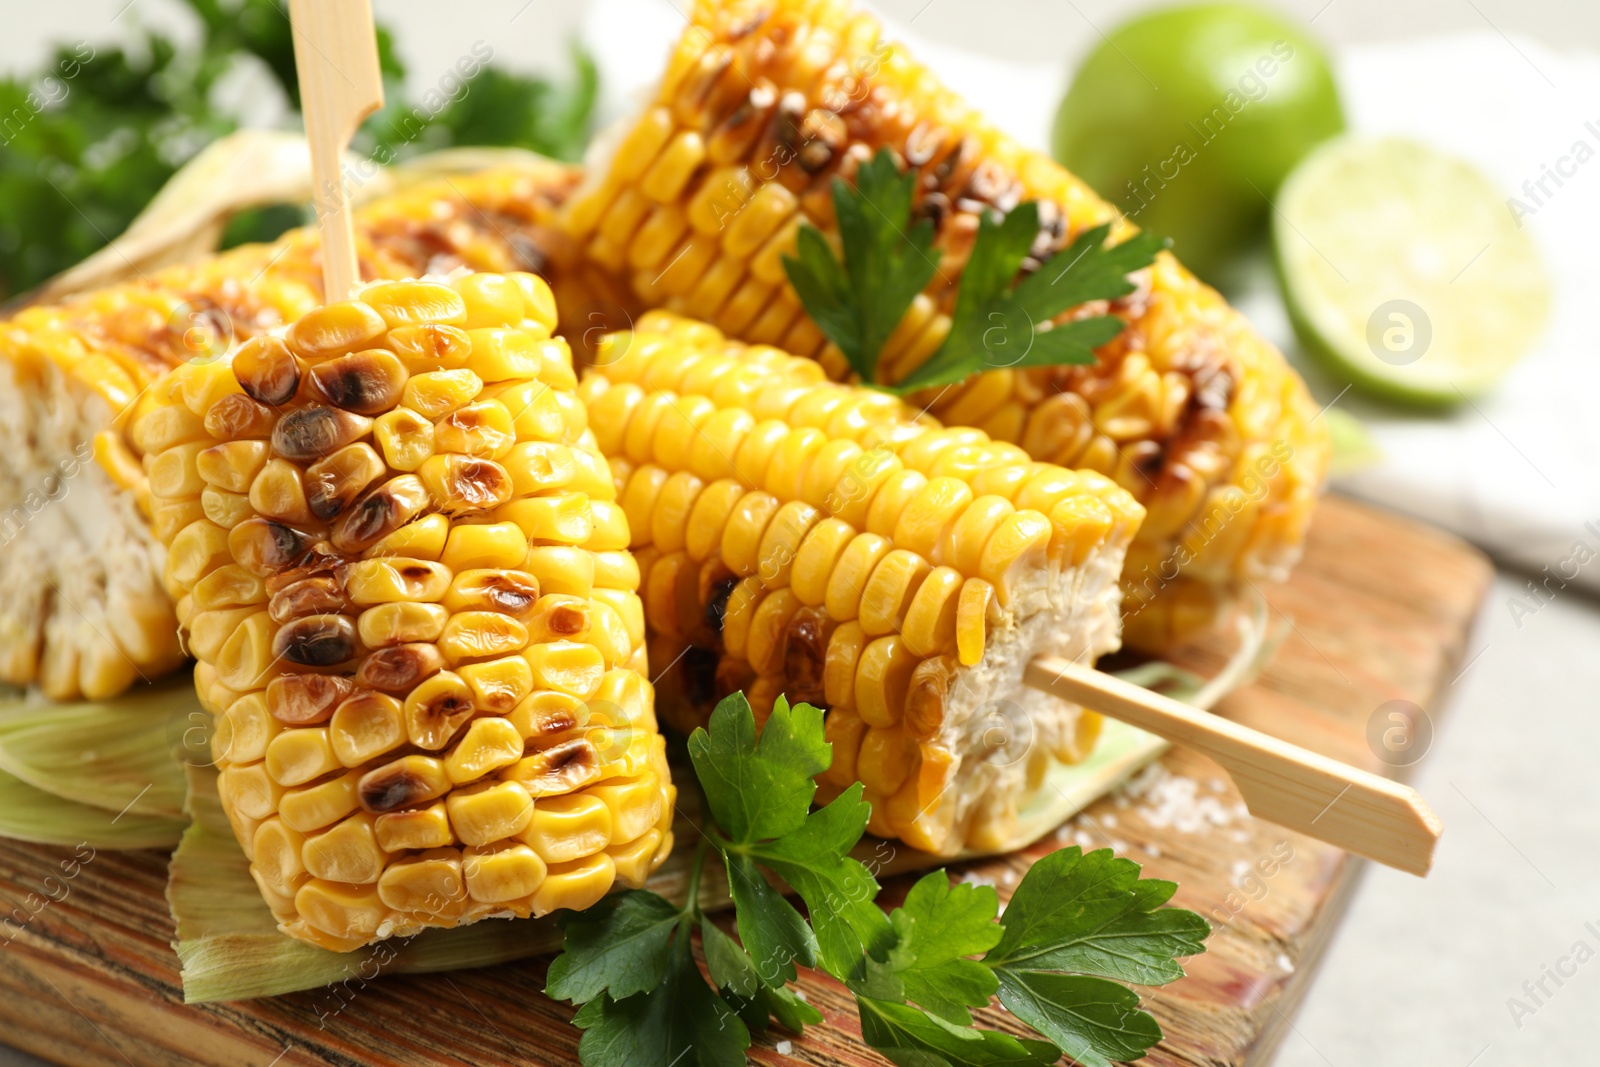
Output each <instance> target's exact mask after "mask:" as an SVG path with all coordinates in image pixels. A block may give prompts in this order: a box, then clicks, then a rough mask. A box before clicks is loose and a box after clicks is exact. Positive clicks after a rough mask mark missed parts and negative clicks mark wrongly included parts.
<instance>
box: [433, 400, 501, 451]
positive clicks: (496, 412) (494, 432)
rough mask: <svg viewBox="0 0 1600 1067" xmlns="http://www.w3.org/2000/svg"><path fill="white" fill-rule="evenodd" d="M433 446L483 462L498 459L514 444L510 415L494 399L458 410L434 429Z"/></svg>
mask: <svg viewBox="0 0 1600 1067" xmlns="http://www.w3.org/2000/svg"><path fill="white" fill-rule="evenodd" d="M433 442H434V447H435V448H436V449H437V450H438V451H440V452H454V453H460V454H461V455H467V456H477V457H479V458H482V459H499V458H502V457H504V456H505V455H506V453H508V452H510V451H511V448H512V446H513V445H515V444H516V443H517V435H516V429H515V427H514V426H513V424H512V421H511V413H510V412H509V411H507V410H506V408H505V405H504V404H501V403H500V402H499V401H497V400H479V401H476V402H474V403H471V404H468V405H466V406H465V407H460V408H457V409H456V410H454V411H452V412H450V414H448V415H446V416H444V417H443V418H442V419H440V420H439V421H438V422H436V423H435V424H434V427H433Z"/></svg>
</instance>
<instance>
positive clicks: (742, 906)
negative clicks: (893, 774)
mask: <svg viewBox="0 0 1600 1067" xmlns="http://www.w3.org/2000/svg"><path fill="white" fill-rule="evenodd" d="M689 755H690V759H691V761H692V762H693V764H694V769H695V774H696V776H697V777H698V778H699V781H700V786H701V789H702V791H703V792H704V794H705V799H706V808H705V810H706V812H707V813H708V814H709V816H710V821H708V822H706V823H704V824H702V826H701V827H700V830H701V840H700V844H699V846H698V848H697V849H696V851H695V857H694V864H693V867H692V868H691V873H690V878H689V886H688V893H687V899H686V902H685V903H684V904H682V905H679V904H675V903H672V902H671V901H668V900H666V899H665V898H663V897H661V896H658V895H657V894H655V893H651V892H648V891H645V890H633V891H629V892H625V893H621V894H617V895H614V896H611V897H608V898H607V899H606V900H604V901H602V902H601V903H600V904H598V905H597V906H595V907H593V908H590V909H589V910H588V911H585V912H582V913H576V914H571V915H569V916H567V918H566V919H565V920H564V922H563V929H564V931H565V945H564V951H563V952H562V954H561V955H560V956H558V957H557V958H556V960H555V961H554V962H553V963H552V964H551V966H550V972H549V977H548V983H547V987H546V992H547V993H548V994H549V995H550V996H552V997H554V998H556V999H557V1000H569V1001H572V1002H574V1003H576V1004H580V1005H582V1006H581V1007H580V1009H579V1010H578V1013H577V1015H576V1016H574V1018H573V1023H574V1024H575V1025H576V1026H578V1027H580V1028H581V1029H582V1030H583V1031H584V1034H583V1038H582V1041H581V1042H580V1043H579V1046H578V1053H579V1057H580V1058H581V1060H582V1061H583V1063H584V1064H586V1065H587V1067H668V1065H671V1064H682V1065H683V1067H738V1065H742V1064H743V1063H744V1062H745V1058H744V1051H745V1049H747V1048H748V1047H749V1045H750V1033H751V1031H763V1030H766V1029H767V1028H768V1027H770V1026H772V1025H773V1024H774V1023H776V1024H777V1025H778V1026H781V1027H783V1028H784V1029H785V1030H788V1031H790V1032H793V1033H796V1034H798V1033H801V1032H803V1030H804V1028H805V1027H807V1026H815V1025H817V1024H818V1023H821V1022H822V1015H821V1014H820V1013H819V1012H818V1011H817V1010H816V1009H815V1008H813V1007H812V1006H811V1005H810V1004H807V1003H806V1002H805V1001H804V1000H803V999H801V998H800V996H799V995H798V994H797V993H796V992H795V991H794V990H793V989H791V988H790V987H789V985H788V983H790V982H792V981H794V980H795V979H796V978H797V977H798V973H799V972H798V970H797V968H799V967H817V968H821V969H822V970H824V971H826V972H827V973H829V974H831V975H833V976H834V977H835V978H837V979H838V980H840V981H841V982H843V983H844V984H845V985H846V986H847V987H848V988H849V989H850V991H851V992H852V993H853V994H854V995H855V998H856V1006H857V1010H858V1012H859V1013H860V1018H861V1034H862V1037H863V1039H865V1041H866V1042H867V1044H869V1045H871V1046H872V1047H873V1048H875V1049H877V1050H878V1051H879V1052H881V1053H882V1054H883V1055H884V1056H886V1057H887V1058H888V1059H890V1060H891V1061H893V1062H895V1063H898V1064H904V1065H908V1067H909V1065H914V1067H939V1065H941V1064H944V1065H949V1067H963V1065H968V1064H973V1065H977V1064H1006V1065H1025V1064H1037V1065H1041V1067H1042V1065H1046V1064H1052V1063H1055V1062H1056V1061H1057V1060H1059V1059H1060V1058H1061V1057H1062V1055H1066V1056H1069V1057H1071V1058H1072V1059H1073V1060H1075V1061H1076V1062H1078V1063H1079V1064H1082V1065H1084V1067H1109V1064H1110V1062H1111V1061H1113V1060H1127V1059H1136V1058H1138V1057H1140V1056H1142V1055H1144V1053H1145V1052H1146V1050H1148V1049H1149V1048H1150V1047H1151V1046H1152V1045H1154V1044H1155V1043H1156V1042H1157V1041H1159V1040H1160V1039H1161V1029H1160V1027H1159V1026H1157V1025H1156V1022H1155V1020H1154V1019H1152V1018H1151V1017H1150V1016H1149V1015H1148V1014H1146V1013H1145V1012H1144V1011H1142V1010H1140V1008H1139V997H1138V994H1136V993H1135V992H1134V991H1133V990H1131V989H1129V988H1128V987H1127V985H1124V984H1123V983H1133V984H1138V985H1163V984H1165V983H1167V982H1171V981H1173V980H1175V979H1177V978H1179V977H1181V976H1182V974H1183V969H1182V967H1181V966H1179V964H1178V962H1177V957H1180V956H1189V955H1193V954H1195V953H1198V952H1203V951H1204V950H1205V939H1206V937H1207V936H1208V935H1209V933H1210V927H1209V926H1208V925H1207V924H1206V921H1205V920H1204V919H1202V918H1201V917H1200V916H1199V915H1196V914H1195V913H1194V912H1190V911H1183V910H1179V909H1176V908H1167V907H1163V906H1162V905H1164V904H1166V903H1167V901H1168V900H1170V899H1171V897H1172V894H1173V892H1174V891H1175V890H1176V888H1177V887H1176V886H1175V885H1174V884H1173V883H1171V882H1164V881H1158V880H1155V879H1148V878H1140V877H1139V866H1138V864H1136V863H1133V862H1132V861H1130V860H1126V859H1119V858H1116V857H1114V856H1113V855H1112V854H1111V852H1110V850H1108V849H1102V850H1100V851H1097V852H1091V853H1088V854H1084V853H1083V852H1082V851H1081V850H1080V849H1078V848H1075V847H1074V848H1067V849H1063V850H1061V851H1059V852H1054V853H1051V854H1050V855H1047V856H1045V857H1044V858H1042V859H1040V860H1039V861H1038V862H1037V863H1035V864H1034V865H1033V867H1032V868H1031V869H1030V870H1029V871H1028V873H1027V875H1026V876H1025V877H1024V878H1023V879H1022V882H1021V883H1020V884H1019V885H1018V887H1017V890H1016V893H1015V894H1014V895H1013V896H1012V898H1011V902H1010V904H1009V905H1008V907H1007V909H1006V913H1005V922H1004V923H1003V924H1002V923H1001V922H1000V921H999V915H1000V898H999V895H998V894H997V893H996V892H995V890H994V888H993V887H992V886H983V885H970V884H959V883H958V884H954V885H953V884H951V882H950V879H949V876H948V875H947V874H946V873H945V872H944V871H935V872H933V873H931V874H928V875H926V876H924V877H923V878H922V879H921V880H919V881H918V882H917V883H916V884H915V885H914V886H912V888H911V890H910V892H909V893H908V894H907V895H906V898H905V901H904V903H903V904H902V905H901V906H900V907H898V908H896V909H894V910H893V911H891V912H889V913H887V914H885V913H884V911H883V910H882V909H881V908H879V907H878V905H877V904H876V903H875V899H876V897H877V895H878V889H879V886H878V882H877V880H876V879H875V878H874V877H873V874H872V872H871V871H869V870H868V869H867V868H866V867H865V866H863V865H862V864H861V863H860V862H858V861H857V860H855V859H852V858H851V857H850V855H849V853H850V850H851V849H852V848H854V847H855V845H856V843H857V842H858V841H859V840H860V839H861V835H862V833H863V832H864V831H865V830H866V825H867V817H868V815H869V814H870V808H869V805H868V804H867V803H866V802H865V801H864V800H863V799H862V795H861V786H860V785H859V784H857V785H854V786H851V787H850V788H849V789H847V790H845V791H844V792H843V793H841V794H840V795H839V796H838V797H836V798H835V799H834V800H833V801H832V802H831V803H829V804H827V805H825V806H824V807H822V808H819V809H817V810H815V811H813V810H811V802H812V800H813V798H814V796H815V793H816V785H815V784H814V782H813V779H814V777H815V776H816V775H817V774H819V773H821V772H822V771H824V770H826V769H827V768H828V766H829V764H830V763H831V762H832V746H831V745H829V744H828V742H827V741H825V740H824V737H823V722H822V712H821V711H819V710H818V709H816V708H814V707H811V706H810V705H807V704H798V705H795V706H793V707H790V706H789V704H788V702H787V701H785V700H783V699H782V698H779V700H778V701H777V705H776V706H775V707H774V709H773V711H772V715H771V717H770V718H769V719H768V720H767V722H766V724H765V725H764V726H763V727H762V728H761V729H759V730H758V729H757V728H756V724H755V717H754V715H753V714H752V713H751V710H750V705H749V703H748V701H746V699H745V697H744V695H743V694H740V693H735V694H734V695H732V696H730V697H728V698H727V699H726V700H724V701H722V703H721V704H719V705H718V706H717V709H716V711H715V712H714V713H713V714H712V717H711V721H710V725H709V727H708V728H707V729H700V730H696V731H695V732H694V734H693V736H691V737H690V739H689ZM708 862H715V863H720V864H721V865H722V866H723V868H724V870H725V871H726V873H727V878H728V884H729V888H730V890H731V895H732V897H733V901H734V907H735V927H736V929H737V932H738V938H737V939H735V938H734V937H732V936H730V935H729V934H728V933H727V932H725V931H724V930H723V928H722V927H721V926H719V925H717V924H716V923H714V922H713V921H712V920H711V919H710V918H709V917H707V916H706V915H705V914H704V913H703V912H702V911H701V909H700V907H699V887H700V882H701V879H702V877H703V875H704V869H705V864H706V863H708ZM773 877H775V878H778V879H781V880H782V881H783V883H786V884H787V885H788V886H789V887H790V888H792V889H793V890H794V891H795V892H796V893H797V894H798V895H799V897H800V900H801V901H802V902H803V903H804V904H805V907H806V911H807V915H808V916H809V918H808V917H807V916H802V914H801V913H800V911H799V909H797V908H796V907H795V905H794V904H792V903H790V901H789V900H788V899H787V898H786V897H784V896H783V895H782V894H781V893H779V892H778V891H777V890H776V889H775V888H774V886H773V883H772V881H770V880H769V879H770V878H773ZM697 930H698V932H699V934H700V945H701V954H702V955H703V957H704V960H705V972H704V973H702V971H701V970H700V967H699V965H698V964H697V963H696V960H695V954H694V944H693V943H694V934H695V932H696V931H697ZM996 996H998V997H999V999H1000V1003H1001V1004H1003V1005H1004V1006H1005V1007H1006V1008H1007V1009H1008V1010H1009V1011H1010V1012H1011V1013H1012V1015H1014V1016H1015V1017H1016V1018H1017V1019H1019V1020H1021V1021H1022V1022H1024V1023H1026V1024H1027V1025H1028V1026H1031V1027H1032V1028H1033V1029H1034V1030H1035V1031H1037V1032H1038V1035H1039V1036H1038V1037H1029V1038H1017V1037H1013V1036H1011V1035H1009V1034H1004V1033H1001V1032H999V1031H997V1030H987V1029H983V1028H981V1027H978V1026H975V1025H973V1019H972V1014H971V1013H972V1011H973V1009H976V1008H982V1007H986V1006H988V1005H989V1004H990V1003H991V1000H992V998H994V997H996Z"/></svg>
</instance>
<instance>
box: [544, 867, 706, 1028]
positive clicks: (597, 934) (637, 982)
mask: <svg viewBox="0 0 1600 1067" xmlns="http://www.w3.org/2000/svg"><path fill="white" fill-rule="evenodd" d="M563 914H564V917H563V918H562V920H561V930H562V932H563V933H564V934H565V935H566V937H565V941H564V943H563V946H562V947H563V950H564V951H563V952H562V953H561V955H559V956H557V957H556V958H555V961H554V962H553V963H551V964H550V973H549V974H548V975H547V976H546V978H545V982H546V988H545V992H547V993H549V994H550V996H552V997H554V998H555V999H557V1000H571V1001H576V1002H578V1003H582V1002H584V1001H588V1000H593V999H594V998H595V997H597V996H599V995H600V994H601V993H610V994H611V995H612V996H613V997H616V998H619V999H620V998H622V997H628V996H632V995H633V994H635V993H642V992H644V991H645V990H647V989H654V988H655V987H656V986H658V985H660V984H661V981H662V979H664V978H665V977H666V975H667V966H668V964H669V962H670V958H671V949H670V947H669V946H670V942H671V940H672V932H673V930H674V929H676V928H677V926H678V920H679V919H680V918H681V916H682V914H683V912H682V910H681V909H680V908H678V907H677V906H676V905H674V904H672V903H671V902H670V901H667V900H664V899H663V898H661V897H659V896H657V895H656V894H654V893H648V892H645V891H644V890H642V889H636V890H632V891H630V892H627V893H619V894H617V895H615V896H610V897H606V898H605V899H604V900H602V901H600V903H598V904H596V905H595V906H594V907H592V908H590V909H588V910H587V911H581V912H565V913H563Z"/></svg>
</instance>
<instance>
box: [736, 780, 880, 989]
mask: <svg viewBox="0 0 1600 1067" xmlns="http://www.w3.org/2000/svg"><path fill="white" fill-rule="evenodd" d="M861 792H862V786H861V783H859V782H857V783H856V784H855V785H852V786H851V787H850V788H849V789H846V790H845V791H844V792H843V793H840V794H839V795H838V796H837V797H835V798H834V800H833V803H831V804H829V805H828V806H827V807H825V808H822V809H820V810H818V811H814V812H812V813H811V814H810V815H808V816H807V817H806V821H805V825H803V826H802V827H801V828H800V829H798V830H796V831H795V832H793V833H791V834H786V835H784V836H783V837H780V838H776V839H774V840H772V841H765V842H761V843H759V844H756V845H752V846H750V847H749V849H748V853H749V855H750V857H751V858H753V859H755V860H756V861H758V862H760V863H761V864H762V865H764V866H766V867H768V868H770V869H771V870H772V871H773V872H774V873H775V874H777V875H778V877H780V878H782V879H783V880H784V881H785V882H788V883H789V885H791V886H792V887H794V891H795V892H796V893H799V894H800V899H802V900H804V901H805V902H806V906H807V907H808V908H809V909H810V911H811V926H812V929H814V930H815V931H816V936H817V946H818V952H817V957H818V959H819V961H820V962H821V963H822V965H823V966H824V967H825V968H827V969H828V971H830V972H831V973H832V974H833V975H835V976H836V977H838V978H840V979H841V980H844V981H851V980H855V979H859V978H861V977H863V976H864V975H865V973H866V960H867V959H868V958H869V957H870V958H873V959H879V960H881V959H882V958H883V957H884V956H885V955H886V954H887V953H888V951H889V949H890V947H891V946H892V945H893V943H894V930H893V928H892V927H891V926H890V924H889V918H888V916H886V915H884V913H883V909H882V908H880V907H878V905H877V904H876V903H874V901H875V900H876V899H877V896H878V882H877V879H875V878H873V877H872V872H870V871H868V870H867V868H866V867H865V866H863V865H862V864H861V863H860V861H858V860H853V859H851V858H850V857H849V852H850V850H851V849H852V848H854V847H855V844H856V842H857V841H859V840H861V835H862V834H863V833H864V832H865V831H866V828H867V818H868V817H869V816H870V815H871V814H872V806H871V805H870V804H868V803H866V802H865V801H864V800H862V799H861Z"/></svg>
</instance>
